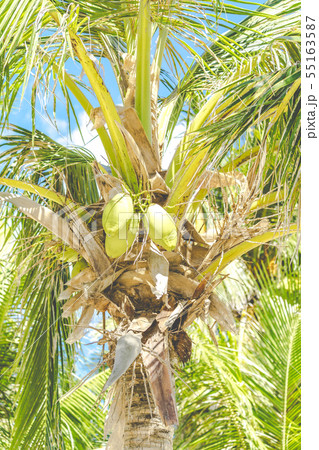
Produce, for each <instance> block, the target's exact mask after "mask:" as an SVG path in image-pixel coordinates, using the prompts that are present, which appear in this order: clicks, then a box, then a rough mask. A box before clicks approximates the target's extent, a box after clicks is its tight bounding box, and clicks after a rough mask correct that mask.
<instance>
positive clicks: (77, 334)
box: [65, 305, 94, 344]
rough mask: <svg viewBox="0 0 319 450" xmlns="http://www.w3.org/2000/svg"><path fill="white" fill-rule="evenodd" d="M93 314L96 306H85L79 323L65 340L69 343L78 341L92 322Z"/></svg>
mask: <svg viewBox="0 0 319 450" xmlns="http://www.w3.org/2000/svg"><path fill="white" fill-rule="evenodd" d="M93 314H94V306H92V305H86V306H84V307H83V310H82V314H81V317H80V319H79V321H78V323H77V324H76V325H75V327H74V329H73V331H72V333H71V334H70V335H69V337H68V338H67V340H66V341H65V342H66V343H67V344H74V342H76V341H78V340H79V339H81V338H82V337H83V336H84V334H85V331H86V329H87V327H88V326H89V324H90V322H91V319H92V316H93Z"/></svg>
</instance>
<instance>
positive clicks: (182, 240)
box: [0, 0, 300, 448]
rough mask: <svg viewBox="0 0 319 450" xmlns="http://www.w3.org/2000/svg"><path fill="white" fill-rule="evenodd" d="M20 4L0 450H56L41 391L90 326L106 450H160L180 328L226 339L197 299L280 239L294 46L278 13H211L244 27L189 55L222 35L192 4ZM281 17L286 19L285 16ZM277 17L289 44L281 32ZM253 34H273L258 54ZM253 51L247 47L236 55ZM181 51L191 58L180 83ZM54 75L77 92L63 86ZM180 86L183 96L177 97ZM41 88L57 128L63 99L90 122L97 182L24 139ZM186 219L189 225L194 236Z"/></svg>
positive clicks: (6, 175)
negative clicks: (7, 389)
mask: <svg viewBox="0 0 319 450" xmlns="http://www.w3.org/2000/svg"><path fill="white" fill-rule="evenodd" d="M27 3H28V4H27V5H26V4H25V2H22V3H20V2H16V1H15V2H13V3H12V1H8V0H4V2H3V4H2V6H1V9H0V30H1V31H2V33H3V40H4V42H3V45H2V49H3V50H2V51H1V53H0V58H1V61H2V67H3V71H2V72H1V80H0V92H1V102H2V105H3V109H2V116H1V117H2V122H3V126H4V127H5V126H7V132H6V133H5V134H4V135H3V136H2V139H3V144H2V145H3V146H4V147H5V150H4V151H3V153H2V155H1V173H0V183H1V192H0V199H1V200H2V202H3V208H2V212H3V215H4V230H5V241H6V242H9V240H10V239H13V241H14V244H13V247H12V252H11V256H10V261H11V264H12V267H14V268H18V267H19V266H21V265H22V264H23V265H24V266H25V271H24V272H23V275H22V279H23V280H24V288H23V290H22V292H20V291H19V284H17V282H16V281H13V282H12V285H11V287H10V288H12V286H15V288H16V291H15V292H16V294H15V301H14V305H13V306H12V307H13V308H20V309H21V311H23V321H22V323H23V326H22V327H21V328H20V330H19V332H18V333H21V336H20V341H19V348H18V352H17V357H16V361H15V364H14V369H13V370H17V368H18V367H19V376H18V379H17V383H18V385H19V392H18V394H17V397H16V398H17V409H16V412H15V419H14V429H13V432H12V438H11V448H17V447H19V446H28V445H31V444H32V445H33V446H34V445H36V446H41V445H47V446H49V447H51V446H58V447H63V446H64V445H65V443H64V435H63V433H64V434H65V427H64V431H63V427H62V428H61V426H60V423H61V422H59V417H60V414H61V410H60V405H59V404H57V402H56V400H57V399H58V397H59V393H60V391H61V383H59V382H58V379H59V377H62V378H61V379H62V380H64V381H63V383H64V384H65V386H68V385H69V383H70V382H72V380H71V379H70V377H68V376H67V374H66V370H65V367H66V366H65V364H69V366H70V364H72V351H70V350H66V349H67V348H72V349H74V343H75V342H77V341H79V340H80V339H81V338H82V337H83V336H84V334H85V332H86V330H87V329H88V328H89V327H90V323H91V320H92V317H93V315H94V313H95V312H98V313H102V314H104V315H105V314H106V313H108V314H109V315H110V316H111V317H112V318H113V320H114V323H115V328H114V329H108V328H107V327H106V322H105V321H103V326H102V328H101V329H100V330H99V332H100V334H101V337H100V339H99V342H98V344H100V345H101V346H102V349H103V351H102V356H101V364H100V365H99V366H98V367H97V369H98V368H99V367H101V365H102V366H103V365H104V364H107V365H108V366H109V367H111V368H112V373H111V375H110V377H109V378H108V380H107V382H106V384H105V386H104V387H103V389H102V391H101V396H102V395H103V394H104V392H105V391H106V390H108V388H110V390H109V392H108V395H109V396H112V397H113V402H112V404H111V406H110V408H109V411H108V416H107V420H106V423H105V438H106V437H109V441H108V446H109V448H137V447H139V446H140V442H141V441H142V442H145V448H149V447H150V446H151V447H152V448H157V447H158V448H163V447H164V448H172V445H173V444H172V441H173V427H174V426H175V425H176V424H177V423H178V415H177V408H176V402H175V393H174V369H173V366H172V361H174V360H178V361H180V363H182V362H187V361H188V360H189V358H190V355H191V340H190V338H189V336H188V335H187V329H188V327H189V326H190V325H191V324H192V323H193V322H194V321H195V320H196V319H197V318H198V317H200V316H202V315H203V314H204V313H205V311H206V313H207V314H208V315H211V316H212V317H215V319H216V317H217V320H219V321H220V320H221V321H223V320H224V321H225V320H226V319H225V318H223V314H224V315H226V316H227V320H226V323H227V327H228V329H229V330H230V331H232V332H236V327H235V323H234V320H233V319H232V318H231V316H229V314H228V312H227V311H228V310H227V307H226V306H225V305H223V304H222V303H221V302H220V301H219V300H218V299H216V296H215V290H216V288H217V286H218V285H219V284H220V283H221V282H222V281H223V279H224V278H225V276H227V273H225V270H227V266H228V264H229V263H230V262H231V261H233V260H234V259H235V258H238V257H240V256H241V255H243V254H244V253H245V252H247V251H249V250H251V249H253V248H255V247H257V246H259V245H262V244H265V243H269V241H271V240H273V239H277V238H278V237H279V238H281V240H283V239H284V238H285V236H288V235H289V234H291V233H295V232H296V231H298V227H297V225H296V207H295V206H296V204H297V202H298V195H299V190H298V189H299V159H300V156H299V150H298V148H299V143H300V118H299V114H300V113H299V110H300V108H299V103H300V83H299V77H300V69H299V64H300V45H299V42H298V40H297V39H296V36H298V33H297V32H295V34H294V35H293V36H287V37H285V38H283V37H282V36H285V34H284V32H283V31H284V30H285V25H284V18H285V15H286V14H287V12H286V11H283V10H282V9H279V10H278V12H277V10H273V6H276V1H273V2H269V4H267V5H266V6H265V7H261V8H259V9H258V10H257V11H255V12H250V11H248V10H245V9H243V8H240V7H237V6H231V5H229V6H225V12H227V13H229V14H234V13H240V14H246V15H247V14H248V15H249V16H251V17H250V18H251V21H249V19H247V20H248V22H247V20H244V22H243V23H242V24H240V25H238V26H234V27H233V28H232V30H231V31H230V32H228V33H226V34H225V35H220V34H218V33H217V34H216V33H215V32H214V34H210V33H206V35H205V39H203V38H202V36H203V30H207V29H208V28H209V27H210V25H211V24H212V22H214V23H215V22H216V23H217V22H220V23H222V24H228V25H229V22H228V21H227V20H228V19H227V20H226V19H224V18H221V17H220V13H221V12H222V11H224V10H222V9H221V6H220V5H218V6H216V5H215V6H214V7H212V5H211V3H209V2H206V1H205V0H199V1H198V2H196V4H194V2H187V1H184V2H183V6H184V8H182V9H181V8H180V6H179V3H178V2H161V3H160V4H158V2H153V1H150V0H147V1H144V0H141V1H140V2H132V3H131V4H130V6H129V8H127V5H126V3H124V2H115V3H114V2H111V3H110V2H100V3H99V4H98V5H96V4H93V3H87V2H82V1H78V2H76V3H70V2H64V3H63V5H62V4H61V3H60V2H56V1H54V0H52V1H49V0H44V1H40V0H32V1H31V2H27ZM287 3H288V4H289V5H290V10H293V11H296V5H295V2H294V1H293V0H290V2H287ZM290 10H289V9H288V11H290ZM192 13H195V16H196V18H197V19H199V20H197V19H196V20H194V19H193V18H192ZM289 17H290V18H289V20H290V21H292V22H293V23H294V24H295V26H296V29H297V28H298V27H299V18H298V16H297V15H296V14H293V15H292V16H289ZM253 19H254V20H253ZM267 21H272V22H273V23H274V25H275V26H276V29H277V33H278V34H276V37H275V39H274V40H273V41H272V42H271V43H270V42H269V39H270V38H269V29H268V28H267V27H266V28H265V23H266V22H267ZM34 23H36V24H37V26H36V27H35V26H34V25H33V24H34ZM39 30H42V31H43V32H41V33H40V32H39ZM52 30H53V31H52ZM248 31H249V33H248ZM280 31H282V32H283V33H280ZM144 32H146V34H147V42H146V41H145V40H144V34H143V33H144ZM157 32H158V36H159V40H158V46H157V50H155V56H153V53H152V51H151V50H152V46H151V40H152V39H155V36H156V33H157ZM257 36H258V39H259V40H260V45H259V46H256V45H255V46H254V45H252V42H253V41H254V40H255V39H256V37H257ZM194 37H195V38H196V39H197V42H198V49H196V50H195V49H194V46H193V45H192V44H191V42H192V40H193V38H194ZM276 39H277V40H276ZM248 42H249V45H248ZM246 44H247V45H246ZM25 48H26V49H27V51H25ZM274 48H275V49H276V50H275V51H274V50H273V49H274ZM185 49H186V50H188V51H189V53H190V55H192V57H193V58H194V63H193V64H192V65H191V66H190V67H189V66H188V65H187V62H186V58H185V57H183V52H185ZM217 50H218V51H217ZM218 52H221V54H220V56H218V57H216V58H212V56H213V55H215V54H216V53H218ZM200 53H202V54H200ZM260 56H261V59H260ZM100 57H106V58H107V59H108V60H109V61H110V63H111V66H112V68H113V70H114V74H115V76H116V79H117V82H118V86H119V90H120V93H121V96H122V101H123V106H121V107H118V106H116V105H115V103H114V101H113V99H112V97H111V94H110V92H109V90H108V89H107V87H106V84H107V83H106V82H105V81H104V79H103V76H102V70H101V66H100V65H99V64H98V59H99V58H100ZM68 58H73V59H74V61H75V63H76V64H77V65H78V67H79V68H80V70H81V71H83V72H84V73H85V74H86V76H87V80H88V83H87V84H86V82H83V81H80V80H79V78H77V77H76V76H71V75H70V74H69V73H67V70H66V67H65V66H66V62H67V60H68ZM260 60H262V62H263V63H262V64H260ZM162 61H166V62H165V63H166V64H168V65H171V67H172V72H173V74H174V75H175V76H176V77H180V73H179V72H180V69H181V70H182V71H183V72H184V76H183V77H182V80H181V81H180V83H179V84H178V86H170V87H169V80H168V79H167V77H166V76H165V71H164V70H163V71H162V72H163V75H162V73H161V71H160V66H161V62H162ZM216 61H217V62H216ZM191 74H192V75H195V76H194V84H193V87H194V91H192V90H190V91H189V93H188V92H187V91H188V88H186V86H189V83H190V76H191ZM159 77H160V78H159ZM32 78H33V79H34V83H33V86H32V98H31V104H32V111H33V113H32V132H29V131H27V130H25V129H23V128H22V127H20V126H16V125H9V124H10V117H11V116H10V112H11V109H12V107H13V105H14V104H15V100H16V97H17V95H18V93H21V94H22V95H26V87H27V85H28V83H30V80H31V79H32ZM51 79H52V80H54V84H53V86H52V83H50V80H51ZM160 82H162V83H163V84H159V83H160ZM57 83H59V84H60V86H61V92H62V94H63V96H64V99H65V102H66V106H67V112H68V120H69V121H70V120H71V118H70V115H69V111H70V110H71V111H75V110H74V106H73V103H72V102H71V96H70V94H72V95H73V96H74V97H75V99H76V100H78V101H79V103H80V105H81V106H82V107H83V108H84V110H85V111H86V112H90V119H91V121H92V122H93V125H94V128H95V129H97V130H98V131H99V136H100V138H101V141H102V143H103V145H104V148H105V151H106V156H107V159H108V162H109V164H110V168H111V171H112V175H110V174H109V173H108V171H107V170H106V169H105V167H103V166H101V164H98V163H97V162H96V161H95V160H94V157H93V156H92V155H91V154H90V153H89V152H88V151H87V150H85V149H83V148H81V147H73V148H72V147H69V148H66V147H65V146H63V145H61V144H59V143H57V142H55V141H54V140H52V139H51V138H49V137H48V136H47V135H45V134H44V133H41V132H40V131H38V130H36V127H35V118H36V117H35V116H36V115H35V111H36V93H37V92H38V93H40V92H41V90H40V87H41V89H44V92H46V93H48V92H51V93H52V92H53V94H54V96H55V95H57V87H56V86H57ZM162 85H166V87H169V91H170V92H169V95H168V96H167V97H166V98H165V99H161V98H159V97H158V93H159V92H160V90H158V88H161V86H162ZM11 86H13V87H12V88H11ZM200 86H201V87H200ZM9 87H10V89H9ZM89 92H91V94H93V96H94V101H95V102H96V103H98V104H99V106H97V107H96V108H91V102H89V100H88V99H87V97H89V95H91V94H89ZM192 92H195V94H194V96H193V94H192ZM54 104H55V102H54ZM195 104H197V105H198V106H194V105H195ZM53 110H54V113H55V107H53ZM185 113H186V114H185ZM180 119H183V120H185V122H186V132H185V135H184V136H183V137H182V140H181V143H180V145H179V146H178V148H177V149H176V152H175V154H174V156H173V158H172V162H171V164H170V167H169V168H168V170H167V171H164V170H162V167H161V158H162V150H163V145H164V141H165V136H169V135H170V133H171V130H172V129H173V128H174V126H175V125H176V123H177V121H178V120H180ZM243 140H244V142H245V144H243V143H242V141H243ZM270 206H271V208H270ZM199 210H200V211H205V216H204V222H203V224H202V225H201V226H199V225H198V224H199V220H198V219H197V214H198V211H199ZM203 225H204V232H203V231H202V229H203ZM35 260H39V261H40V263H39V264H38V265H35V264H34V261H35ZM74 263H76V264H75V265H74V267H73V269H74V272H73V274H71V277H70V274H69V269H70V268H71V266H72V265H73V264H74ZM61 302H63V303H61ZM61 305H62V306H61ZM80 310H81V315H80V317H79V316H78V313H79V311H80ZM60 312H62V314H61V315H60ZM74 317H75V318H76V320H77V322H76V323H75V324H74V325H73V327H72V328H71V330H70V332H69V333H67V332H66V326H67V325H70V324H71V323H73V320H74ZM67 334H68V337H67V338H66V335H67ZM106 344H107V347H106ZM106 349H107V350H106ZM38 365H40V366H41V371H39V370H38V369H37V367H38ZM36 383H39V384H40V385H41V389H38V390H37V389H36V388H35V386H36V385H37V384H36ZM62 390H63V389H62ZM30 399H32V400H33V401H34V404H33V405H32V408H30ZM63 420H64V424H65V417H64V418H63ZM73 431H74V432H75V433H77V431H76V430H75V429H74V430H73ZM68 433H69V436H70V433H71V434H72V430H68ZM65 439H66V441H65V442H67V441H68V439H69V438H65ZM44 443H45V444H44ZM143 445H144V444H143ZM139 448H141V447H139Z"/></svg>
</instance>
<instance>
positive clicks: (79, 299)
mask: <svg viewBox="0 0 319 450" xmlns="http://www.w3.org/2000/svg"><path fill="white" fill-rule="evenodd" d="M84 302H85V299H84V298H83V296H82V294H81V293H79V294H76V295H75V296H74V297H72V298H69V300H68V301H67V302H65V303H64V305H63V306H62V309H63V313H62V317H64V318H65V317H70V316H71V315H72V314H73V313H74V312H75V311H77V310H78V309H79V308H81V306H83V303H84Z"/></svg>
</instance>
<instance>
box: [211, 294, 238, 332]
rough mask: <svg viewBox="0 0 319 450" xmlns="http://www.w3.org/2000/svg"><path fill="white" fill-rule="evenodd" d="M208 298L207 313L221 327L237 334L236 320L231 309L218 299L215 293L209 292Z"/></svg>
mask: <svg viewBox="0 0 319 450" xmlns="http://www.w3.org/2000/svg"><path fill="white" fill-rule="evenodd" d="M209 300H210V305H209V314H210V315H211V316H212V317H213V319H215V320H216V322H218V323H219V325H220V327H221V329H222V330H223V331H230V332H231V333H234V334H237V329H236V322H235V319H234V316H233V314H232V312H231V309H230V308H229V307H228V306H227V305H225V304H224V303H223V302H222V301H221V300H219V298H218V297H217V295H216V294H211V295H210V296H209Z"/></svg>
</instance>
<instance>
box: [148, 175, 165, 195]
mask: <svg viewBox="0 0 319 450" xmlns="http://www.w3.org/2000/svg"><path fill="white" fill-rule="evenodd" d="M150 187H151V191H152V192H153V193H156V194H164V195H166V194H167V195H168V194H169V193H170V188H169V187H168V186H167V184H166V183H165V180H164V178H162V176H161V175H160V174H159V173H158V172H156V174H155V175H154V176H153V177H152V178H150Z"/></svg>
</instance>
